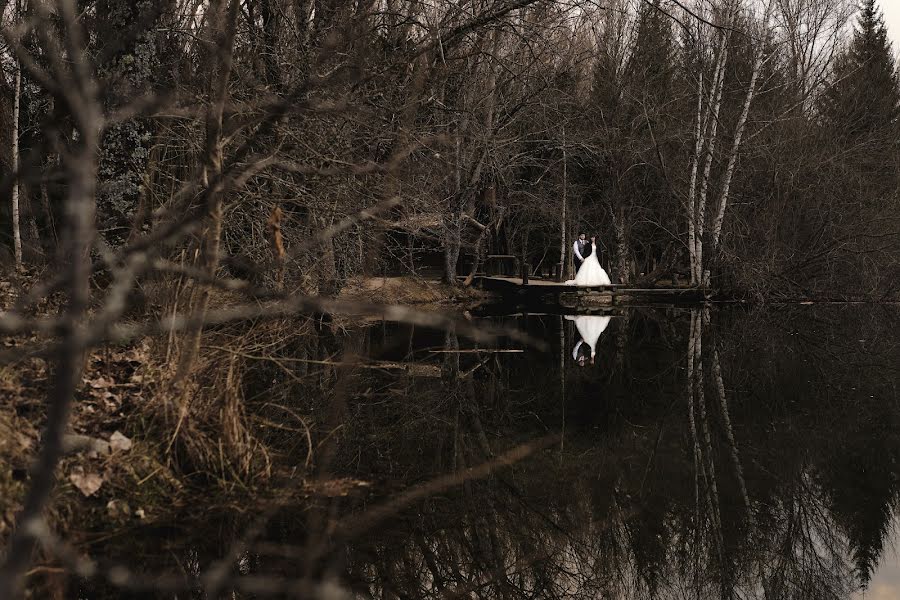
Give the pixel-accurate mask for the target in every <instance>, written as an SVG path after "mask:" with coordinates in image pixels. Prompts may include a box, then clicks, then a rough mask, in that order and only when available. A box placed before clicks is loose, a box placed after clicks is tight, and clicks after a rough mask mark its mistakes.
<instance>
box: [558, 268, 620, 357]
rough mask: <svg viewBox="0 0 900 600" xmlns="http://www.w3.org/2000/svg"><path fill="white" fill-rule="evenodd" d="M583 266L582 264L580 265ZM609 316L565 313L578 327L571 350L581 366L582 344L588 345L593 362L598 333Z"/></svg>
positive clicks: (606, 324)
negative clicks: (575, 339)
mask: <svg viewBox="0 0 900 600" xmlns="http://www.w3.org/2000/svg"><path fill="white" fill-rule="evenodd" d="M583 268H584V266H583V265H582V269H583ZM610 318H611V317H608V316H599V315H576V316H572V315H566V320H567V321H575V327H576V328H577V329H578V335H579V336H580V337H581V340H579V342H578V343H577V344H576V345H575V349H574V350H572V358H574V359H575V360H576V361H577V362H578V364H579V365H581V366H582V367H583V366H584V362H585V357H584V356H583V355H582V354H581V348H582V346H587V347H588V349H589V350H590V362H591V364H594V357H595V356H597V340H599V339H600V335H601V334H602V333H603V332H604V331H605V330H606V327H607V326H608V325H609V321H610Z"/></svg>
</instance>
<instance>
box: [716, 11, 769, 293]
mask: <svg viewBox="0 0 900 600" xmlns="http://www.w3.org/2000/svg"><path fill="white" fill-rule="evenodd" d="M773 4H774V2H773V1H770V2H769V3H768V5H767V6H766V13H765V17H764V18H763V26H764V27H763V30H764V31H765V30H766V27H765V26H766V25H767V24H768V22H769V15H770V13H771V10H772V6H773ZM764 54H765V42H764V41H760V42H759V46H757V48H756V55H755V56H754V59H753V71H752V74H751V75H750V84H749V85H748V86H747V95H746V96H745V97H744V105H743V107H742V108H741V115H740V117H739V118H738V122H737V127H736V130H735V134H734V141H733V142H732V144H731V151H730V152H729V154H728V166H727V167H726V168H725V174H724V176H723V180H722V191H721V193H720V195H719V201H718V209H717V210H716V216H715V219H714V221H713V226H712V244H711V249H712V251H713V252H715V251H716V250H718V248H719V237H720V235H721V234H722V222H723V220H724V219H725V209H726V207H727V206H728V194H729V192H730V189H731V180H732V177H733V176H734V168H735V165H736V164H737V159H738V152H739V150H740V147H741V140H742V139H743V135H744V130H745V129H746V126H747V118H748V116H749V115H750V105H751V103H752V102H753V98H754V96H755V94H756V85H757V81H758V80H759V73H760V71H762V65H763V62H764ZM703 283H704V285H709V270H708V269H707V270H705V271H704V272H703Z"/></svg>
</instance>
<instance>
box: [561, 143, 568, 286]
mask: <svg viewBox="0 0 900 600" xmlns="http://www.w3.org/2000/svg"><path fill="white" fill-rule="evenodd" d="M562 139H563V143H562V213H561V214H560V217H559V277H560V280H561V281H565V279H566V270H567V269H566V246H568V242H569V240H568V239H567V237H566V211H567V205H568V203H569V202H568V196H567V192H568V187H569V186H568V183H569V182H568V165H567V161H566V159H567V155H566V128H565V126H563V129H562Z"/></svg>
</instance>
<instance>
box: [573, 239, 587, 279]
mask: <svg viewBox="0 0 900 600" xmlns="http://www.w3.org/2000/svg"><path fill="white" fill-rule="evenodd" d="M572 253H573V254H574V256H575V271H576V272H577V271H578V269H580V268H581V263H583V262H584V258H585V257H586V256H587V255H588V254H590V253H591V251H590V246H589V245H588V241H587V236H586V235H584V234H583V233H579V234H578V239H577V240H575V243H574V244H572Z"/></svg>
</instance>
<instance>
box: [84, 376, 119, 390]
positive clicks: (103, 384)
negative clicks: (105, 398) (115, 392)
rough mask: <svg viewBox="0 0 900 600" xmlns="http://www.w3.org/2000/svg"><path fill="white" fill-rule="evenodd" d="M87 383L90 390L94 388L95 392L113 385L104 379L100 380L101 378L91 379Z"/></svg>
mask: <svg viewBox="0 0 900 600" xmlns="http://www.w3.org/2000/svg"><path fill="white" fill-rule="evenodd" d="M88 383H89V384H90V386H91V387H92V388H94V389H95V390H99V389H103V388H108V387H110V386H112V385H113V382H112V381H109V380H107V379H104V378H102V377H98V378H96V379H92V380H90V381H89V382H88Z"/></svg>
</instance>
